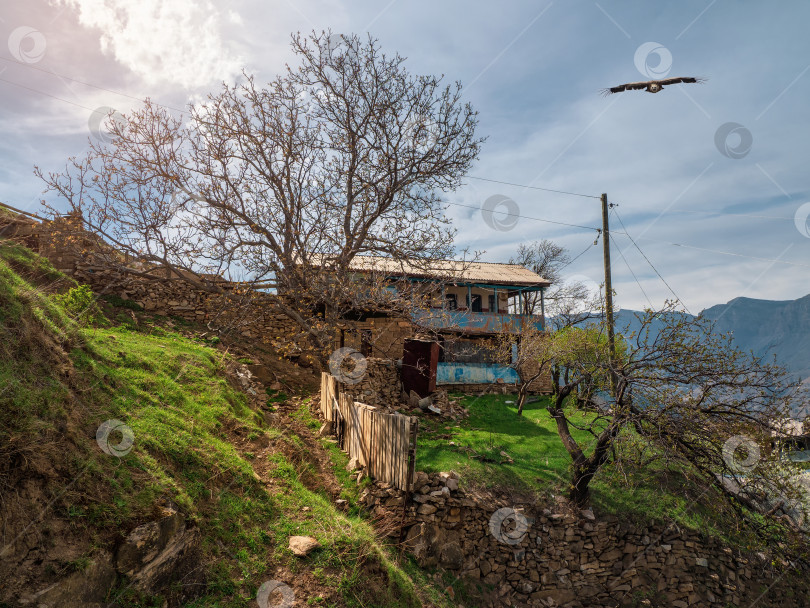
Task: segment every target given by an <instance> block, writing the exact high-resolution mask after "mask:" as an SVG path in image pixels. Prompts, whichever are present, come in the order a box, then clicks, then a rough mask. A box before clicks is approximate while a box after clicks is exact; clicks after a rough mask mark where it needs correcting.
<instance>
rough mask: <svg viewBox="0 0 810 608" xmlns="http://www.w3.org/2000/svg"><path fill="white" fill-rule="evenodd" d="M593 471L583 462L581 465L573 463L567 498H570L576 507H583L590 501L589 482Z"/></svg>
mask: <svg viewBox="0 0 810 608" xmlns="http://www.w3.org/2000/svg"><path fill="white" fill-rule="evenodd" d="M593 475H594V473H593V471H591V470H590V467H588V466H586V465H585V464H584V463H583V464H581V465H574V472H573V474H572V479H571V482H572V483H571V490H570V492H569V493H568V498H569V499H571V502H573V503H574V504H575V505H576V506H577V507H578V508H580V509H584V508H585V507H587V506H588V502H589V501H590V496H591V492H590V483H591V479H593Z"/></svg>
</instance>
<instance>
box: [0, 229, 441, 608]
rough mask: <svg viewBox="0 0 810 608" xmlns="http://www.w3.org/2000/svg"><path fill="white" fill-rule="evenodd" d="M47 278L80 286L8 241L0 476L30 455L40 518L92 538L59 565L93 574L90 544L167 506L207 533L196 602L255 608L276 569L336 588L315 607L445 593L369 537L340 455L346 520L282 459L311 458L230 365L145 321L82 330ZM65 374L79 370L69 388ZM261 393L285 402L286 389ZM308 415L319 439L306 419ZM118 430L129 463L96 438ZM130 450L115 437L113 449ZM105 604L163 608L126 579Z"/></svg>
mask: <svg viewBox="0 0 810 608" xmlns="http://www.w3.org/2000/svg"><path fill="white" fill-rule="evenodd" d="M43 282H62V284H63V285H64V286H69V285H70V281H68V280H67V279H65V278H64V277H62V276H61V275H60V274H59V273H58V272H56V271H55V270H53V268H52V267H50V266H49V265H48V264H47V263H46V262H43V261H42V260H41V258H38V257H37V256H34V255H33V254H31V253H30V252H28V251H27V250H25V249H24V248H22V247H18V246H14V245H8V244H3V243H0V331H2V332H3V336H4V339H3V342H2V344H0V465H3V468H5V467H6V465H8V466H11V465H12V463H13V462H17V461H19V460H20V459H21V458H29V459H31V465H30V468H35V467H36V465H37V459H36V458H34V456H46V458H45V460H44V461H43V462H42V463H41V465H42V467H43V471H44V470H46V469H47V472H48V476H49V479H50V481H49V483H50V484H51V487H50V488H49V491H50V492H52V495H54V496H59V498H58V499H57V500H55V501H54V503H53V505H52V507H51V510H50V512H49V514H48V515H47V517H45V518H43V522H45V521H49V520H51V521H52V520H53V519H59V520H62V521H63V522H66V523H67V524H68V525H69V526H70V527H71V528H72V529H74V530H78V531H80V532H81V535H82V537H83V538H87V539H88V553H87V554H86V555H83V556H82V558H80V559H79V560H76V561H75V562H74V563H69V564H64V565H59V568H62V569H64V568H67V569H72V570H76V569H80V568H83V567H86V565H87V563H89V560H90V559H91V554H92V551H93V548H94V547H96V548H98V547H104V546H110V545H111V544H112V543H113V542H115V540H114V539H115V538H116V537H119V536H120V534H121V533H122V532H124V533H125V532H126V531H127V530H129V529H131V528H133V527H135V526H136V525H138V524H140V523H143V522H145V521H149V520H151V519H154V517H155V515H154V514H155V510H156V508H157V507H158V506H159V505H163V504H166V503H167V502H169V501H170V502H171V503H174V504H175V505H177V506H178V507H179V509H180V511H181V512H182V513H184V514H185V515H186V517H187V518H188V519H189V520H190V521H192V522H194V523H196V525H198V526H199V528H200V531H201V533H202V538H203V553H204V564H205V565H204V567H205V572H206V577H207V586H206V588H205V590H204V593H203V595H202V596H201V597H200V598H199V599H198V600H196V601H195V602H193V603H192V604H191V606H200V607H201V606H206V607H208V606H214V607H221V608H226V607H227V608H236V607H245V606H249V605H253V604H255V601H254V599H255V594H256V591H257V589H258V587H259V586H260V585H261V584H262V582H264V581H266V580H270V579H273V578H274V577H275V576H276V572H277V570H276V569H277V568H279V567H281V568H284V569H286V570H287V571H291V572H293V573H294V574H295V575H296V579H297V577H298V575H302V576H307V577H309V578H310V579H311V580H314V581H315V582H316V583H318V584H321V585H322V586H323V588H325V589H329V590H335V589H336V590H337V592H336V593H333V592H330V593H331V599H329V600H327V599H326V598H323V597H321V599H318V598H317V597H313V598H309V599H310V604H311V605H317V606H335V607H342V606H347V607H358V608H359V607H360V606H363V607H375V606H379V607H380V608H382V607H389V606H392V607H401V608H406V607H412V606H419V605H421V601H420V600H419V596H423V595H424V594H426V593H427V594H430V593H434V594H435V593H437V592H436V591H435V590H433V591H425V590H423V588H425V587H429V582H428V581H427V580H426V579H425V578H424V576H423V575H419V574H418V572H417V571H415V570H414V568H413V566H412V565H411V564H409V563H408V562H404V563H403V565H399V564H398V562H397V560H396V559H395V555H394V554H393V552H392V550H391V549H390V548H388V547H386V546H385V545H384V544H381V543H380V542H379V541H378V539H377V538H376V537H375V534H374V531H373V528H372V526H371V525H370V524H369V522H368V521H366V520H365V519H364V518H363V516H362V515H361V512H360V510H359V508H358V505H357V502H356V501H357V491H358V490H357V486H356V484H355V485H354V486H352V485H351V483H353V481H351V482H350V480H349V478H348V473H347V472H346V471H345V455H344V454H342V453H341V452H340V451H339V450H337V449H336V448H334V449H333V450H332V451H331V456H332V457H333V458H334V459H335V471H336V473H337V475H338V478H339V480H340V481H341V482H342V483H344V485H345V488H346V489H345V491H344V493H343V494H344V496H345V497H346V499H347V500H350V501H351V508H350V509H349V510H348V512H346V513H341V512H339V511H338V510H336V509H335V507H334V506H333V504H332V503H331V500H330V498H329V497H328V496H327V494H326V493H325V492H324V491H322V490H319V489H318V488H317V487H315V488H311V487H308V486H307V484H305V483H304V481H305V480H307V479H311V478H312V476H313V475H315V472H314V471H313V469H312V465H311V464H309V463H308V462H307V461H306V460H305V459H302V460H301V461H299V460H298V459H293V460H292V461H291V460H290V459H288V458H287V457H285V455H284V454H285V453H287V452H288V451H289V450H287V451H285V450H283V449H280V448H281V447H283V446H285V445H286V446H287V447H290V446H293V447H296V449H302V450H303V443H302V440H301V438H300V437H298V436H296V435H295V434H294V433H291V432H282V431H281V430H279V429H275V428H272V427H270V426H269V425H268V423H267V422H266V421H265V417H264V415H263V413H262V412H261V411H260V410H257V409H254V407H253V406H251V404H250V403H249V402H248V400H247V398H246V396H245V395H244V394H243V393H241V392H240V391H238V390H237V389H236V388H234V385H232V384H231V383H230V382H229V381H228V380H227V379H226V376H225V367H226V363H227V361H228V359H227V355H225V354H223V353H221V352H220V351H217V350H215V349H213V348H211V347H209V346H207V345H206V344H204V343H202V342H196V341H194V340H190V339H188V338H185V337H183V336H182V335H181V334H179V333H175V332H172V331H166V330H165V329H161V328H158V327H151V326H149V324H148V323H140V324H139V327H138V328H136V327H135V326H134V325H133V324H132V323H122V324H116V322H115V320H112V321H105V322H104V323H102V324H95V325H91V324H89V323H91V321H89V320H88V318H87V317H86V315H85V316H81V315H79V320H78V322H77V321H74V320H73V319H72V318H71V315H70V314H68V313H67V312H66V310H65V308H64V307H63V306H62V305H61V304H60V302H65V299H64V298H57V297H53V296H52V295H49V294H47V293H45V292H43V291H42V289H41V288H40V287H38V285H40V284H42V283H43ZM54 353H62V354H61V359H60V358H59V357H56V355H55V354H54ZM60 366H61V367H65V368H71V369H69V370H68V372H69V373H68V374H67V377H65V376H64V374H61V372H60ZM60 374H61V375H60ZM267 397H268V401H270V402H272V403H279V402H281V401H283V400H284V399H286V398H287V396H286V395H283V394H282V393H280V392H278V391H274V392H273V393H272V394H271V395H268V396H267ZM298 417H299V418H300V419H301V420H302V422H304V423H305V424H306V425H307V426H308V427H309V428H310V429H312V428H317V421H316V420H314V419H313V418H311V416H309V414H308V412H304V411H303V410H302V411H301V412H299V414H298ZM109 419H117V420H120V421H122V422H123V423H124V424H126V425H127V426H128V427H130V428H131V430H132V434H133V437H134V445H133V446H132V449H131V451H129V453H127V454H125V455H123V456H122V457H121V458H120V459H119V458H117V457H115V456H110V455H108V454H105V453H104V452H102V451H101V450H100V449H99V447H98V446H97V445H96V442H95V440H94V435H95V430H96V429H97V428H98V426H99V425H100V424H101V423H102V422H103V421H105V420H109ZM120 439H121V437H120V436H119V435H116V433H113V434H112V435H111V443H112V444H117V443H118V442H119V441H120ZM237 440H238V441H239V443H240V444H242V445H241V447H240V448H238V447H237V446H236V445H235V441H237ZM303 451H305V450H303ZM22 470H23V469H20V471H22ZM257 471H259V472H263V474H265V475H266V477H265V478H260V476H259V475H258V473H257ZM341 471H342V472H341ZM20 474H21V475H22V474H24V473H20ZM74 479H75V482H74V483H73V484H72V485H70V486H69V487H70V491H69V492H62V489H63V488H65V486H67V484H68V480H74ZM311 485H312V484H310V486H311ZM60 492H61V493H60ZM304 507H308V509H307V510H305V509H304ZM292 534H304V535H312V536H314V537H315V538H317V539H318V541H319V542H320V543H321V544H322V546H323V548H322V549H321V550H319V551H317V552H315V553H314V554H313V555H311V556H310V557H309V558H307V559H304V560H301V559H298V558H295V557H293V556H292V555H291V553H290V552H289V550H288V549H287V542H288V537H289V536H290V535H292ZM54 570H58V568H55V569H52V571H54ZM109 599H110V600H113V599H115V601H116V602H118V604H117V605H122V606H131V607H133V608H134V607H145V606H151V605H153V604H154V602H155V601H156V600H154V599H149V598H145V597H139V596H138V594H137V593H134V592H133V591H132V590H131V589H128V587H127V584H126V581H120V585H119V588H118V589H117V590H115V591H114V592H113V594H112V595H111V596H110V598H109ZM157 605H160V602H159V601H158V604H157ZM436 605H437V606H443V605H447V606H450V604H441V603H436Z"/></svg>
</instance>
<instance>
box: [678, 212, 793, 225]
mask: <svg viewBox="0 0 810 608" xmlns="http://www.w3.org/2000/svg"><path fill="white" fill-rule="evenodd" d="M671 213H699V214H702V215H713V214H715V215H729V216H731V217H752V218H755V219H759V220H788V221H791V222H792V221H793V220H794V218H792V217H783V216H780V215H754V214H751V213H726V212H725V211H712V210H696V211H690V210H686V209H683V210H679V211H665V212H664V213H663V214H662V215H668V214H671Z"/></svg>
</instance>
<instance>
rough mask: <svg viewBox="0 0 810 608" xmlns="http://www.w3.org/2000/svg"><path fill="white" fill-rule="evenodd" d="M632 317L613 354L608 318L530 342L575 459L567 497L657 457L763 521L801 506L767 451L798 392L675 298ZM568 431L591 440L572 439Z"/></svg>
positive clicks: (580, 497) (792, 471)
mask: <svg viewBox="0 0 810 608" xmlns="http://www.w3.org/2000/svg"><path fill="white" fill-rule="evenodd" d="M638 321H639V325H640V329H639V330H638V331H637V332H635V333H627V332H626V333H625V334H624V336H623V338H622V339H620V340H618V342H617V353H615V354H613V353H611V352H610V350H609V348H608V344H607V337H606V331H605V329H606V328H605V325H604V323H598V324H596V323H594V324H591V325H588V326H585V327H568V328H564V329H562V330H558V331H555V332H552V333H550V334H549V335H548V336H546V337H545V339H544V341H543V342H542V343H541V342H538V343H537V344H538V346H537V349H536V351H535V356H536V358H537V360H539V361H544V362H547V365H548V367H549V373H550V374H551V379H552V391H553V392H552V395H551V401H550V404H549V405H548V408H547V409H548V412H549V414H550V416H551V417H552V418H553V419H554V421H555V423H556V427H557V432H558V434H559V436H560V439H561V442H562V444H563V446H564V447H565V449H566V451H567V452H568V454H569V455H570V457H571V479H570V486H569V497H570V499H571V500H572V502H573V503H575V504H577V505H579V506H585V505H586V504H588V502H589V498H590V483H591V481H592V480H593V479H594V477H596V476H597V475H598V474H599V472H600V471H601V470H602V468H603V467H605V466H614V467H618V468H620V469H621V468H624V467H627V466H646V467H648V466H652V465H653V464H655V466H657V467H660V468H661V469H662V470H667V471H673V472H675V471H677V472H679V474H686V475H689V476H691V477H693V478H694V479H697V480H699V481H700V482H701V483H703V484H705V485H706V486H707V487H711V488H714V490H715V491H716V493H717V495H718V496H720V497H722V498H723V499H724V500H725V502H726V504H728V505H729V506H730V507H731V508H732V509H733V510H735V511H736V512H737V513H739V514H740V515H743V514H744V507H747V508H748V509H755V510H757V511H760V512H762V513H763V514H765V515H770V516H776V515H779V514H780V513H784V512H786V511H787V510H788V509H787V505H792V508H793V509H794V510H796V509H799V510H803V508H804V503H803V502H802V498H803V496H804V494H803V490H802V488H801V486H800V484H799V483H798V478H797V477H796V474H797V470H796V468H795V467H793V466H791V465H790V464H787V463H784V462H780V461H779V460H778V457H777V455H776V454H775V453H771V452H770V449H769V446H770V442H771V441H772V439H773V437H774V436H779V434H780V433H782V432H783V431H784V429H783V428H782V425H783V422H784V420H786V419H787V418H788V417H789V415H790V412H791V411H794V410H798V409H801V408H802V407H803V406H804V407H806V406H807V402H808V401H807V395H806V393H805V392H803V391H802V390H800V387H799V386H798V385H797V384H795V383H793V382H791V381H790V379H789V377H788V375H787V374H786V372H785V371H784V370H782V369H781V368H779V367H778V366H776V365H775V364H773V363H771V362H768V361H766V360H764V359H762V358H760V357H756V356H754V355H752V354H750V353H744V352H742V351H740V350H739V349H737V348H736V347H735V346H734V344H733V342H732V339H731V336H728V335H721V334H717V333H714V332H713V331H712V326H711V324H709V323H708V322H706V321H705V320H703V319H701V318H694V317H691V316H690V315H685V314H681V313H680V312H678V310H677V309H676V306H675V304H674V303H670V304H668V305H667V306H666V307H664V308H663V309H662V310H658V311H653V310H647V311H645V312H644V313H640V314H639V318H638ZM613 387H615V389H614V388H613ZM577 392H579V393H580V394H585V395H593V396H594V398H592V399H580V398H575V396H576V395H577ZM575 430H579V431H586V432H587V433H588V434H589V436H590V439H589V440H587V441H583V440H578V439H577V438H576V437H575V436H574V431H575ZM741 463H742V466H741ZM777 499H778V500H777ZM780 510H781V511H780ZM744 519H745V521H747V522H748V523H749V524H751V525H753V526H754V527H758V526H760V524H755V523H753V520H751V519H750V518H744ZM794 519H795V518H794ZM761 530H764V527H761V528H760V531H761Z"/></svg>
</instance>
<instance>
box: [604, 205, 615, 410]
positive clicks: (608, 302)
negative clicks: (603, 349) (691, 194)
mask: <svg viewBox="0 0 810 608" xmlns="http://www.w3.org/2000/svg"><path fill="white" fill-rule="evenodd" d="M602 251H603V255H604V258H605V317H606V318H605V320H606V321H607V330H608V349H609V351H610V361H611V364H612V363H614V362H615V361H616V336H615V334H614V328H613V286H612V284H611V280H610V227H609V226H608V200H607V194H604V193H603V194H602ZM610 380H611V384H612V388H613V396H614V397H615V396H616V374H615V373H611V374H610Z"/></svg>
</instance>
